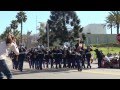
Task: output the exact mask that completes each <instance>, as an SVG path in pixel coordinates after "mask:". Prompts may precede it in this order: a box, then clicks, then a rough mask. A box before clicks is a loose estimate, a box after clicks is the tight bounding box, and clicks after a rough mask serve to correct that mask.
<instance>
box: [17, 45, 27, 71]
mask: <svg viewBox="0 0 120 90" xmlns="http://www.w3.org/2000/svg"><path fill="white" fill-rule="evenodd" d="M19 52H20V54H19V58H18V69H19V70H20V71H22V70H23V62H24V60H25V56H26V49H25V48H24V47H20V48H19Z"/></svg>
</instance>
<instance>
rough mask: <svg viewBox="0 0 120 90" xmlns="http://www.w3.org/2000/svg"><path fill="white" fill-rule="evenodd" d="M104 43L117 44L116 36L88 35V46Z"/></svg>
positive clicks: (86, 42)
mask: <svg viewBox="0 0 120 90" xmlns="http://www.w3.org/2000/svg"><path fill="white" fill-rule="evenodd" d="M104 43H117V40H116V34H86V41H85V44H86V45H89V44H104Z"/></svg>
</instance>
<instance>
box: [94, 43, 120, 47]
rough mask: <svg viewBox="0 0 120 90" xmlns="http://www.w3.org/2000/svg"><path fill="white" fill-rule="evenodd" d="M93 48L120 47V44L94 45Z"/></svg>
mask: <svg viewBox="0 0 120 90" xmlns="http://www.w3.org/2000/svg"><path fill="white" fill-rule="evenodd" d="M92 46H93V47H120V44H116V43H109V44H106V43H104V44H92Z"/></svg>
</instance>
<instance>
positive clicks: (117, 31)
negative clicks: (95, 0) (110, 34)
mask: <svg viewBox="0 0 120 90" xmlns="http://www.w3.org/2000/svg"><path fill="white" fill-rule="evenodd" d="M117 34H119V23H117Z"/></svg>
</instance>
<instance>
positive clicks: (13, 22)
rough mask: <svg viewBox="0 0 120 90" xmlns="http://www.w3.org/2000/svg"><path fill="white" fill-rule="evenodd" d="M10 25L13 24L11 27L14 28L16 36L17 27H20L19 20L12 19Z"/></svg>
mask: <svg viewBox="0 0 120 90" xmlns="http://www.w3.org/2000/svg"><path fill="white" fill-rule="evenodd" d="M10 26H11V29H13V35H14V36H15V33H16V29H17V28H18V22H17V20H12V21H11V24H10Z"/></svg>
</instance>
